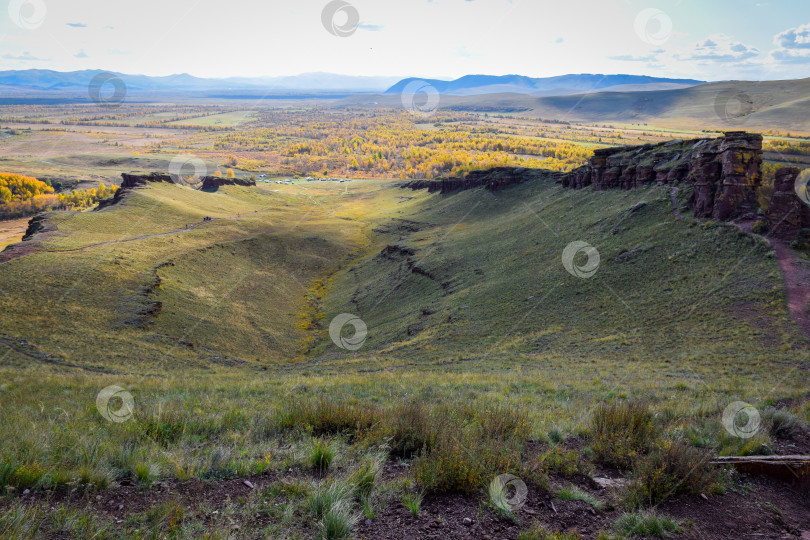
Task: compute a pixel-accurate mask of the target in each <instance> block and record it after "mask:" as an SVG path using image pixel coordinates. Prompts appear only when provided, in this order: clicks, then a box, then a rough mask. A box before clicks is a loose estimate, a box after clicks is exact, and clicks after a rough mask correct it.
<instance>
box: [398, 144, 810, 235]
mask: <svg viewBox="0 0 810 540" xmlns="http://www.w3.org/2000/svg"><path fill="white" fill-rule="evenodd" d="M761 169H762V135H759V134H756V133H746V132H743V131H731V132H728V133H726V134H725V136H723V137H720V138H716V139H693V140H688V141H684V140H676V141H669V142H666V143H661V144H646V145H643V146H621V147H616V148H600V149H598V150H596V151H594V154H593V157H591V159H590V160H589V161H588V164H587V165H583V166H582V167H579V168H578V169H575V170H573V171H571V172H570V173H557V172H553V171H548V170H543V169H523V168H508V167H499V168H496V169H491V170H488V171H473V172H471V173H469V174H468V175H467V176H466V177H465V178H447V179H441V180H435V181H430V180H416V181H413V182H409V183H407V184H405V186H404V187H409V188H411V189H428V190H429V191H432V192H437V191H438V192H441V193H449V192H452V191H455V190H458V189H471V188H475V187H486V188H487V189H490V190H493V191H494V190H498V189H502V188H504V187H506V186H509V185H514V184H519V183H522V182H526V181H532V180H541V179H542V180H554V181H556V182H558V183H560V184H562V186H563V187H566V188H570V189H583V188H587V187H589V186H592V187H593V189H594V190H595V191H602V190H607V189H636V188H640V187H641V186H643V185H645V184H653V183H655V184H679V183H688V184H691V186H692V188H693V189H692V194H691V196H690V199H689V206H690V208H691V209H692V210H693V212H694V215H695V217H699V218H712V219H717V220H730V219H735V218H738V217H746V218H749V219H750V218H753V217H754V213H755V211H756V210H757V208H758V202H757V192H758V189H759V186H760V183H761V181H762V172H761ZM798 174H799V170H798V169H795V168H785V169H780V170H779V171H778V172H777V177H776V182H775V185H774V197H773V200H772V201H771V205H770V207H769V208H768V212H767V215H766V217H767V219H768V221H769V223H770V224H771V225H772V226H773V228H774V229H773V232H774V233H775V234H778V235H779V236H781V237H784V238H795V237H796V234H797V232H798V231H799V230H801V229H803V228H810V207H808V206H807V205H806V204H805V203H804V202H803V201H802V200H801V199H799V197H798V196H797V195H796V193H795V191H794V182H795V180H796V177H797V175H798Z"/></svg>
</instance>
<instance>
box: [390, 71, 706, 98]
mask: <svg viewBox="0 0 810 540" xmlns="http://www.w3.org/2000/svg"><path fill="white" fill-rule="evenodd" d="M703 82H704V81H697V80H694V79H665V78H659V77H646V76H642V75H592V74H581V75H560V76H558V77H545V78H539V79H535V78H532V77H524V76H522V75H503V76H493V75H466V76H464V77H461V78H460V79H456V80H454V81H441V80H437V79H416V78H410V79H403V80H401V81H399V82H398V83H397V84H395V85H393V86H392V87H391V88H389V89H388V90H387V91H386V92H385V93H386V94H401V93H402V92H403V91H405V90H406V88H408V86H409V85H413V86H412V87H411V90H413V89H415V88H416V87H418V86H419V85H424V84H429V85H431V86H433V88H435V89H436V90H437V91H438V92H439V93H440V94H445V95H453V96H475V95H483V94H503V93H515V94H531V95H535V96H564V95H572V94H583V93H589V92H596V91H599V92H606V91H623V92H633V91H643V90H674V89H678V88H688V87H690V86H695V85H698V84H702V83H703Z"/></svg>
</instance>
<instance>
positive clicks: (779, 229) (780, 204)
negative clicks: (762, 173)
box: [765, 167, 810, 240]
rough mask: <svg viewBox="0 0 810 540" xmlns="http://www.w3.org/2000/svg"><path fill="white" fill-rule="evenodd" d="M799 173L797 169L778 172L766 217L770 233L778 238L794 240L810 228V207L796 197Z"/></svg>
mask: <svg viewBox="0 0 810 540" xmlns="http://www.w3.org/2000/svg"><path fill="white" fill-rule="evenodd" d="M799 172H800V171H799V169H797V168H796V167H783V168H781V169H779V170H777V171H776V178H775V179H774V182H773V196H772V197H771V201H770V203H769V204H768V211H767V212H766V214H765V215H766V216H767V218H768V222H769V226H770V233H771V234H772V235H773V236H776V237H777V238H784V239H786V240H793V239H795V238H796V235H797V234H798V232H799V231H800V230H801V229H804V228H808V227H810V207H808V206H807V205H806V204H805V203H804V202H802V200H801V199H800V198H799V197H798V196H797V195H796V190H795V188H794V185H795V182H796V177H797V176H798V175H799Z"/></svg>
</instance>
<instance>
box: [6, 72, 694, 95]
mask: <svg viewBox="0 0 810 540" xmlns="http://www.w3.org/2000/svg"><path fill="white" fill-rule="evenodd" d="M101 73H109V72H105V71H102V70H84V71H71V72H59V71H51V70H44V69H29V70H23V71H0V95H4V96H22V95H26V96H31V95H37V96H40V97H42V96H44V95H49V94H57V93H58V94H62V95H65V94H78V95H81V94H86V93H87V88H88V86H89V85H90V84H91V81H92V80H93V79H94V77H96V76H97V75H99V74H101ZM112 75H113V76H115V77H117V78H119V79H121V80H122V81H124V83H125V84H126V86H127V91H128V92H129V93H130V94H132V95H144V94H149V93H176V92H183V93H212V92H213V93H225V94H227V93H249V94H254V95H256V94H262V93H289V94H300V93H313V92H314V93H318V92H324V93H328V92H333V93H334V92H342V93H383V92H384V93H386V94H400V93H402V91H404V90H406V88H407V87H408V85H409V84H412V83H415V84H416V85H418V86H423V85H424V84H430V85H432V86H433V87H434V88H436V90H437V91H438V92H439V93H441V94H447V95H456V96H471V95H483V94H496V93H517V94H529V95H535V96H564V95H571V94H581V93H588V92H593V91H606V90H615V91H639V90H671V89H677V88H686V87H690V86H694V85H697V84H701V81H696V80H692V79H664V78H656V77H644V76H638V75H587V74H585V75H562V76H559V77H547V78H540V79H536V78H531V77H524V76H521V75H504V76H491V75H467V76H465V77H462V78H460V79H456V80H454V81H442V80H437V79H424V80H423V79H416V78H408V79H402V80H400V79H399V78H398V77H355V76H350V75H336V74H333V73H305V74H302V75H295V76H289V77H264V78H262V77H258V78H257V77H253V78H251V77H231V78H222V79H206V78H200V77H194V76H192V75H188V74H180V75H169V76H164V77H149V76H146V75H127V74H124V73H112ZM386 89H387V90H386Z"/></svg>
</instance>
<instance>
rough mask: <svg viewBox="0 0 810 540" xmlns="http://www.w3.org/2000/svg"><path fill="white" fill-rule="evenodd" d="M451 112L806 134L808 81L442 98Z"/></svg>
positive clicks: (809, 115) (809, 111)
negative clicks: (516, 112) (503, 111)
mask: <svg viewBox="0 0 810 540" xmlns="http://www.w3.org/2000/svg"><path fill="white" fill-rule="evenodd" d="M442 105H443V106H449V107H452V108H457V109H462V110H463V109H464V108H469V107H476V108H485V107H486V106H497V107H514V108H519V109H525V110H527V111H529V112H527V113H523V114H530V115H534V116H538V117H542V118H554V119H564V120H571V121H584V122H628V123H642V122H646V123H661V124H667V125H672V126H678V127H688V126H692V127H695V126H700V127H705V128H719V129H746V130H752V131H757V130H768V129H787V130H795V131H801V132H805V133H809V132H810V79H800V80H788V81H763V82H750V81H729V82H718V83H707V84H701V85H698V86H692V87H690V88H682V89H676V90H658V91H650V92H643V93H639V92H600V93H593V94H580V95H575V96H553V97H529V96H522V95H514V94H512V95H507V94H500V95H489V96H477V97H476V96H473V97H460V98H448V99H445V100H443V102H442Z"/></svg>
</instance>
